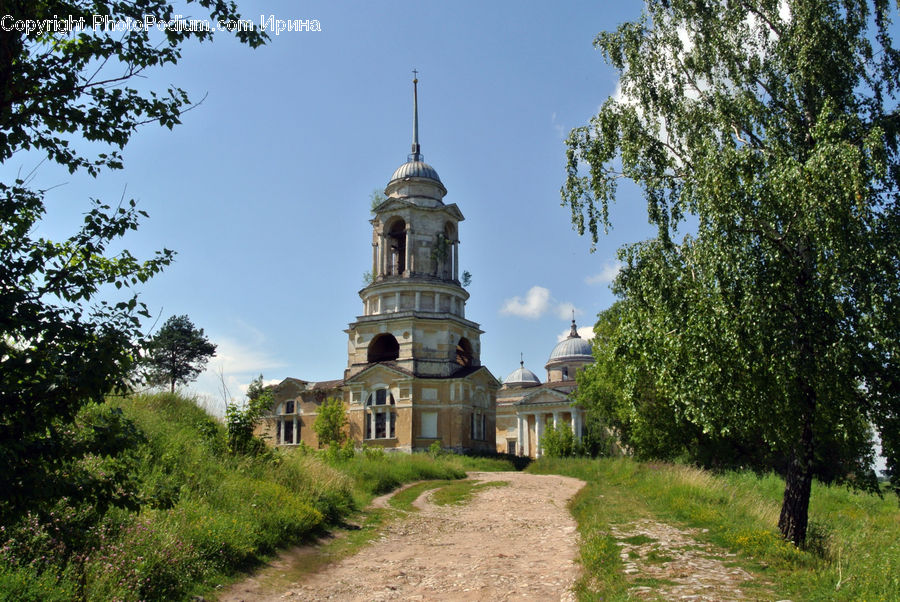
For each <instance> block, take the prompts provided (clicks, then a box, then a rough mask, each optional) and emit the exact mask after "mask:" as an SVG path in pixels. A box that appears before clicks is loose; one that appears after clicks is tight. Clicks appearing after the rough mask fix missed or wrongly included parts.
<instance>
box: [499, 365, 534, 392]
mask: <svg viewBox="0 0 900 602" xmlns="http://www.w3.org/2000/svg"><path fill="white" fill-rule="evenodd" d="M503 384H504V385H506V386H507V387H512V386H520V387H521V386H529V385H531V386H534V385H539V384H541V379H539V378H538V377H537V375H536V374H535V373H534V372H532V371H531V370H529V369H528V368H526V367H525V365H524V364H521V365H520V366H519V367H518V368H516V369H515V370H514V371H513V372H512V373H511V374H510V375H509V376H507V377H506V378H505V379H503Z"/></svg>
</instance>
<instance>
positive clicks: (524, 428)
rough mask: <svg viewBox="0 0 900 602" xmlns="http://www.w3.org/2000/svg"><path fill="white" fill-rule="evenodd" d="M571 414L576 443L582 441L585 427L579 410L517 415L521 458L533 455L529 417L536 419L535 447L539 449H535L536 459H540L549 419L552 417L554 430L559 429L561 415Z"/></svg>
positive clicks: (518, 451) (517, 446) (570, 424)
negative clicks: (545, 428) (545, 427)
mask: <svg viewBox="0 0 900 602" xmlns="http://www.w3.org/2000/svg"><path fill="white" fill-rule="evenodd" d="M566 413H568V414H569V427H570V428H571V429H572V433H573V434H574V435H575V440H576V441H581V435H582V428H583V426H584V421H583V418H582V416H581V413H580V412H579V411H578V410H577V409H572V410H553V411H552V412H520V413H517V414H516V426H517V429H516V433H517V442H516V450H517V454H518V455H520V456H530V455H532V454H531V441H530V439H531V437H530V434H531V432H532V431H531V425H530V420H529V417H530V416H531V417H534V441H535V443H534V445H535V447H536V448H537V449H535V453H534V457H535V458H540V457H541V456H542V455H543V449H542V448H541V438H542V437H543V436H544V426H545V424H546V422H547V418H548V417H551V416H552V419H553V428H554V429H555V428H558V427H559V426H560V415H561V414H566Z"/></svg>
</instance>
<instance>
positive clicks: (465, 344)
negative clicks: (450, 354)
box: [456, 337, 475, 366]
mask: <svg viewBox="0 0 900 602" xmlns="http://www.w3.org/2000/svg"><path fill="white" fill-rule="evenodd" d="M474 359H475V355H474V353H473V352H472V343H470V342H469V340H468V339H467V338H465V337H463V338H461V339H460V340H459V343H457V344H456V363H457V364H459V365H460V366H471V365H472V363H473V360H474Z"/></svg>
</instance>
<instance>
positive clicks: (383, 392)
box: [375, 389, 387, 406]
mask: <svg viewBox="0 0 900 602" xmlns="http://www.w3.org/2000/svg"><path fill="white" fill-rule="evenodd" d="M386 402H387V389H378V390H377V391H375V405H379V406H383V405H384V404H385V403H386Z"/></svg>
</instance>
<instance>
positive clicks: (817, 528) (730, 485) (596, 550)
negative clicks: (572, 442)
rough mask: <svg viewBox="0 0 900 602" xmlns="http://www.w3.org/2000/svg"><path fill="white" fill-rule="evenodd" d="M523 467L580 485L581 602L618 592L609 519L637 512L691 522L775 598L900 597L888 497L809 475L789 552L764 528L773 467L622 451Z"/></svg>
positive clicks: (771, 507) (621, 588)
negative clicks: (682, 461) (762, 471)
mask: <svg viewBox="0 0 900 602" xmlns="http://www.w3.org/2000/svg"><path fill="white" fill-rule="evenodd" d="M528 471H529V472H535V473H540V474H564V475H568V476H572V477H576V478H579V479H583V480H585V481H586V482H587V485H586V486H585V487H584V488H583V489H582V490H581V491H580V492H579V493H578V495H577V496H576V497H575V498H574V499H573V500H572V502H571V504H570V508H571V509H572V512H573V514H574V516H575V518H576V520H577V521H578V530H579V535H580V537H581V544H580V555H581V562H582V564H583V566H584V574H583V576H582V578H581V579H580V580H579V582H578V583H577V584H576V590H577V591H578V592H579V595H580V596H581V597H582V598H584V599H600V598H602V599H619V598H622V599H624V598H626V597H627V594H628V583H627V582H626V581H625V579H624V576H623V573H622V569H623V568H624V567H623V565H622V561H621V559H620V558H619V551H620V548H619V546H618V545H616V540H615V539H614V538H613V537H612V536H610V535H609V526H610V525H611V524H624V523H631V522H634V521H636V520H640V519H643V518H656V519H658V520H661V521H663V522H667V523H674V524H675V525H676V526H680V525H685V526H687V527H694V528H697V529H698V532H697V533H696V534H695V537H697V538H698V539H700V540H701V541H710V542H712V543H715V544H717V545H720V546H723V547H725V548H726V549H728V550H729V551H731V552H733V553H737V556H736V557H735V558H734V560H735V561H736V562H737V563H738V564H739V565H740V566H742V567H743V568H745V569H746V570H749V571H750V572H752V573H757V574H763V575H764V579H761V580H765V581H769V582H771V583H772V584H773V585H772V587H773V588H774V589H775V591H776V592H777V594H778V597H781V598H784V597H790V598H792V599H796V600H892V599H896V598H897V597H898V596H900V578H898V577H897V575H898V574H900V546H898V543H897V542H898V541H900V510H898V508H897V504H896V502H895V501H894V500H886V499H881V498H879V497H877V496H871V495H864V494H860V493H855V492H853V491H851V490H848V489H847V488H845V487H839V486H826V485H822V484H820V483H818V482H814V483H813V493H814V495H813V497H812V503H811V506H810V517H811V523H810V529H809V535H808V537H807V544H806V545H805V546H804V548H802V549H798V548H797V547H795V546H793V545H791V544H790V543H788V542H786V541H785V540H784V539H782V538H781V536H780V534H779V533H778V532H777V531H776V530H775V529H774V528H773V523H774V520H775V518H776V517H777V516H778V512H779V505H780V503H781V492H782V490H783V488H784V481H783V479H781V478H780V477H778V476H775V475H772V474H768V475H756V474H754V473H752V472H732V473H724V474H719V475H714V474H712V473H710V472H706V471H703V470H698V469H695V468H690V467H686V466H678V465H669V464H659V463H654V464H640V463H638V462H635V461H633V460H630V459H627V458H618V459H602V460H594V461H588V460H584V459H571V458H570V459H544V458H542V459H541V460H539V461H537V462H535V463H533V464H531V466H530V467H529V468H528ZM701 529H708V531H706V532H702V531H700V530H701ZM771 595H772V593H771V592H768V593H760V594H759V595H758V596H751V597H760V598H769V597H771Z"/></svg>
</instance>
